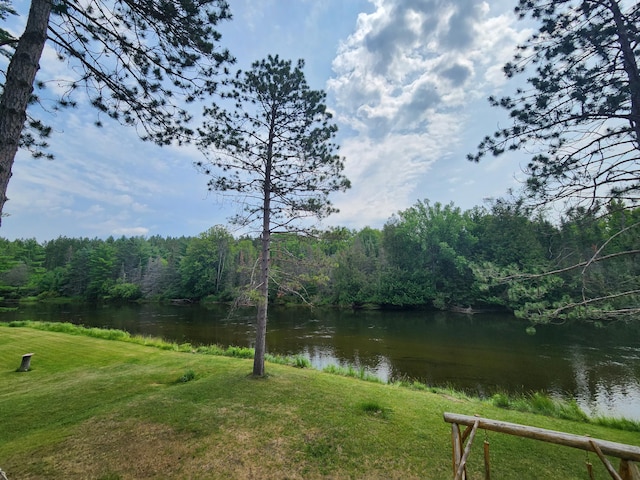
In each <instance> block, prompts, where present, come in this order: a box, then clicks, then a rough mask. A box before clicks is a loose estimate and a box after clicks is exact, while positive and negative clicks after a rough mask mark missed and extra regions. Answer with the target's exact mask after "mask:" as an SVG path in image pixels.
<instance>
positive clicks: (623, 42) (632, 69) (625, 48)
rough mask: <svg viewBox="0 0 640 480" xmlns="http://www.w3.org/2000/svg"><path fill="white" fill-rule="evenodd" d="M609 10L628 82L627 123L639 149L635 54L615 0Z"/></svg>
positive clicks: (639, 98) (639, 88) (639, 102)
mask: <svg viewBox="0 0 640 480" xmlns="http://www.w3.org/2000/svg"><path fill="white" fill-rule="evenodd" d="M609 8H610V9H611V12H612V13H613V20H614V22H615V24H616V33H617V34H618V42H619V43H620V50H621V51H622V58H623V64H624V70H625V73H626V74H627V79H628V80H629V93H630V97H631V114H630V116H629V123H630V124H631V128H632V129H633V132H634V134H635V144H636V148H638V149H640V72H639V71H638V64H637V63H636V57H635V53H634V51H633V47H632V45H631V40H630V38H629V30H628V28H627V22H625V18H624V17H623V15H622V12H621V11H620V5H619V4H618V2H617V1H616V0H610V2H609Z"/></svg>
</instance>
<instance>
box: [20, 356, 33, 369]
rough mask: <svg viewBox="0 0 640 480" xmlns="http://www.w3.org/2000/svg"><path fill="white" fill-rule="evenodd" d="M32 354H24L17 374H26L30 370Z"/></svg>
mask: <svg viewBox="0 0 640 480" xmlns="http://www.w3.org/2000/svg"><path fill="white" fill-rule="evenodd" d="M32 355H33V353H25V354H24V355H22V363H21V364H20V368H19V369H18V371H19V372H28V371H29V370H31V356H32Z"/></svg>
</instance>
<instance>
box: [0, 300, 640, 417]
mask: <svg viewBox="0 0 640 480" xmlns="http://www.w3.org/2000/svg"><path fill="white" fill-rule="evenodd" d="M19 319H33V320H48V321H70V322H73V323H77V324H82V325H86V326H98V327H111V328H119V329H123V330H127V331H129V332H131V333H141V334H146V335H152V336H158V337H163V338H165V339H167V340H172V341H178V342H182V341H185V342H191V343H193V344H220V345H224V346H226V345H237V346H252V342H253V337H254V312H253V311H252V310H240V311H236V312H235V313H234V314H233V315H232V316H229V315H228V311H227V309H226V308H225V307H222V306H215V307H212V308H205V307H201V306H159V305H127V306H108V307H102V306H98V307H93V306H87V305H36V306H28V307H20V310H19V311H18V312H10V313H0V320H1V321H11V320H19ZM525 327H526V324H523V323H520V322H518V321H516V320H514V319H513V318H512V317H510V316H504V315H495V314H486V315H485V314H483V315H473V316H468V315H461V314H452V313H440V312H439V313H433V312H421V311H411V312H380V311H373V312H370V311H355V312H352V311H336V310H325V309H315V310H308V309H303V308H300V309H297V308H293V309H291V308H288V309H272V310H271V311H270V316H269V326H268V332H267V350H268V351H269V352H270V353H277V354H291V355H292V354H302V355H304V356H306V357H307V358H309V359H310V360H311V363H312V364H313V365H314V366H315V367H317V368H322V367H324V366H326V365H329V364H334V365H341V366H348V365H352V366H355V367H364V368H365V369H367V370H368V371H369V372H372V373H375V374H376V375H378V376H379V377H380V378H382V379H383V380H395V379H400V378H411V379H416V380H419V381H421V382H424V383H428V384H432V385H451V386H453V387H455V388H458V389H464V390H466V391H469V392H471V393H474V394H481V395H488V394H491V393H493V392H495V391H499V390H500V391H505V390H506V391H509V392H512V393H517V392H529V391H532V390H545V391H547V392H550V393H553V394H558V395H564V396H571V397H573V398H576V399H577V400H578V402H579V404H580V405H581V406H582V407H583V408H584V409H585V410H586V411H588V412H590V413H602V414H607V415H614V416H625V417H627V418H633V419H636V420H640V325H638V324H631V325H624V324H614V325H611V326H609V327H607V328H600V329H598V328H595V327H592V326H573V327H571V328H567V327H562V326H553V327H538V331H537V334H536V335H527V334H526V333H525Z"/></svg>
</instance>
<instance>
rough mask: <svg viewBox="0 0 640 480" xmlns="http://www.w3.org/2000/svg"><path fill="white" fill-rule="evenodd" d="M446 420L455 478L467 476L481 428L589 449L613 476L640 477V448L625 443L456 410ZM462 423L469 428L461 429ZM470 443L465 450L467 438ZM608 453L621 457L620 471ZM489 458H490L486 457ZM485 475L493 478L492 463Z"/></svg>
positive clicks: (622, 478) (639, 479)
mask: <svg viewBox="0 0 640 480" xmlns="http://www.w3.org/2000/svg"><path fill="white" fill-rule="evenodd" d="M444 421H445V422H447V423H450V424H451V441H452V443H453V475H454V476H453V478H454V480H465V479H466V462H467V458H468V457H469V453H470V451H471V444H472V442H473V439H474V437H475V434H476V431H477V430H478V428H481V429H483V430H489V431H494V432H499V433H506V434H508V435H515V436H518V437H524V438H531V439H534V440H540V441H543V442H549V443H555V444H558V445H564V446H567V447H573V448H579V449H581V450H586V451H587V452H595V453H596V455H598V458H600V460H602V462H603V463H604V466H605V467H606V469H607V471H608V472H609V474H610V475H611V478H614V479H616V480H640V473H639V472H638V468H637V466H636V465H635V464H634V462H640V447H637V446H633V445H626V444H623V443H616V442H609V441H607V440H599V439H596V438H591V437H588V436H583V435H573V434H570V433H564V432H557V431H555V430H547V429H544V428H538V427H530V426H528V425H519V424H517V423H509V422H502V421H499V420H492V419H490V418H482V417H477V416H471V415H460V414H456V413H447V412H445V414H444ZM460 425H465V426H466V427H467V428H466V429H465V431H464V432H462V433H461V432H460ZM467 439H468V441H467V445H466V447H465V449H464V451H463V450H462V447H463V445H464V442H465V440H467ZM605 455H608V456H610V457H616V458H619V459H620V469H619V470H618V471H617V472H616V471H615V469H614V468H613V466H612V465H611V463H610V462H609V460H608V459H607V458H606V456H605ZM485 461H488V458H486V456H485ZM485 478H486V479H487V480H489V478H490V472H489V469H488V465H487V466H485Z"/></svg>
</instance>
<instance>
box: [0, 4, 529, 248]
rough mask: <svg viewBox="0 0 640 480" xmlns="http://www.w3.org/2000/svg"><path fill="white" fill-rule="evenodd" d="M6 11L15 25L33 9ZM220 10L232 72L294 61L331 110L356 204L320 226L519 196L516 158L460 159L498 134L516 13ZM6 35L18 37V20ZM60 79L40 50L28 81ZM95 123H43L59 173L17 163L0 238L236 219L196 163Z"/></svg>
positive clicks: (59, 70)
mask: <svg viewBox="0 0 640 480" xmlns="http://www.w3.org/2000/svg"><path fill="white" fill-rule="evenodd" d="M14 3H15V6H16V8H18V9H19V10H20V11H23V10H26V9H27V8H28V3H29V2H26V1H16V2H14ZM229 3H230V5H231V10H232V13H233V15H234V19H233V20H232V21H231V22H228V23H225V24H223V25H222V26H221V27H220V31H221V33H222V35H223V37H222V45H223V46H225V47H227V48H229V50H230V51H231V53H232V54H233V55H234V56H235V57H236V58H237V60H238V63H237V67H238V68H247V67H248V66H249V65H250V64H251V63H252V62H253V61H255V60H259V59H262V58H264V57H266V56H267V55H269V54H273V55H275V54H278V55H280V57H281V58H287V59H292V60H294V61H295V60H297V59H298V58H303V59H305V62H306V67H305V74H306V76H307V80H308V82H309V84H310V86H311V87H312V88H314V89H323V90H325V91H326V92H327V94H328V106H329V108H330V109H331V111H332V112H333V113H334V116H335V120H336V121H337V123H338V126H339V128H340V131H339V137H338V143H339V144H340V146H341V150H340V152H341V155H343V156H344V157H345V164H346V169H345V173H346V175H347V177H348V178H349V179H350V180H351V182H352V188H351V190H350V191H348V192H347V193H340V194H335V195H333V196H332V201H333V203H334V204H335V206H337V207H338V208H339V209H340V213H338V214H335V215H332V216H331V217H329V218H327V219H325V220H324V221H323V224H322V225H324V226H345V227H348V228H355V229H360V228H363V227H365V226H371V227H374V228H380V227H382V226H383V225H384V223H385V222H386V221H387V220H388V219H389V217H390V216H391V215H392V214H393V213H395V212H397V211H399V210H403V209H406V208H408V207H410V206H411V205H413V204H414V203H415V202H416V201H417V200H424V199H429V200H430V201H432V202H436V201H438V202H441V203H449V202H453V203H455V204H456V205H457V206H459V207H461V208H463V209H468V208H472V207H473V206H476V205H482V204H483V202H484V199H486V198H497V197H500V196H503V195H504V194H505V193H506V191H507V189H508V188H518V186H519V181H521V180H522V179H523V174H522V173H521V169H520V166H519V162H520V161H521V160H522V158H519V157H517V156H514V155H505V156H503V157H500V158H497V159H493V158H487V159H486V160H485V161H483V162H482V163H480V164H472V163H470V162H468V161H467V160H466V158H465V157H466V154H467V153H469V152H472V151H473V150H474V147H475V146H476V145H477V144H478V142H479V141H480V140H481V139H482V137H483V136H484V135H485V134H488V133H492V132H493V130H495V128H496V127H498V126H500V125H506V118H505V117H504V114H503V113H502V112H500V111H498V110H495V109H492V108H490V107H489V106H488V102H487V100H486V99H487V97H488V96H489V95H491V94H498V95H499V94H507V93H509V92H511V91H513V89H514V85H513V84H510V83H507V82H506V80H505V78H504V76H503V75H502V70H501V68H502V65H503V64H504V63H505V62H506V61H508V60H509V59H510V58H511V56H512V54H513V51H514V47H515V45H516V44H517V43H518V42H521V41H523V40H524V39H525V38H526V36H527V35H528V34H529V33H531V32H530V31H528V30H526V26H527V25H526V24H524V23H520V22H518V21H517V20H516V17H515V15H514V14H513V13H512V7H513V3H514V2H513V1H512V0H487V1H476V0H455V1H454V0H371V1H365V0H349V1H345V0H261V1H255V0H231V1H230V2H229ZM9 22H10V23H7V24H6V25H5V26H6V28H8V29H10V30H12V31H13V32H14V33H16V34H19V33H20V32H21V28H22V25H23V24H24V17H20V18H12V19H10V20H9ZM65 68H66V66H65V64H62V63H60V62H58V61H57V60H56V59H55V55H54V52H53V50H51V49H50V48H46V50H45V53H44V56H43V59H42V62H41V70H40V72H39V77H38V78H39V79H41V80H47V79H52V78H60V77H63V76H64V75H65ZM95 119H96V116H95V112H94V111H93V110H91V109H90V108H85V107H84V106H83V104H82V103H81V104H80V105H79V107H78V108H76V109H73V110H67V111H64V112H58V113H56V114H55V115H54V116H50V117H45V120H46V121H47V122H48V123H49V124H51V125H53V126H54V130H55V131H54V134H53V137H52V139H51V141H50V144H51V152H52V153H54V154H55V157H56V158H55V160H53V161H48V160H42V159H39V160H34V159H32V158H31V157H30V156H29V155H28V154H27V153H26V152H21V153H19V155H18V157H17V159H16V163H15V165H14V169H13V177H12V179H11V182H10V184H9V190H8V192H7V194H8V197H9V199H10V201H9V202H7V203H6V205H5V213H7V214H9V216H8V217H6V218H4V219H3V221H2V226H1V227H0V236H2V237H5V238H9V239H13V238H36V239H37V240H39V241H45V240H49V239H53V238H56V237H58V236H61V235H63V236H68V237H100V238H105V237H107V236H109V235H113V236H116V237H118V236H121V235H125V236H133V235H144V236H151V235H160V236H182V235H185V236H191V235H197V234H199V233H201V232H203V231H205V230H207V229H208V228H210V227H211V226H214V225H217V224H224V225H226V224H227V219H228V218H229V217H231V216H233V215H234V214H235V213H236V212H237V211H238V210H239V208H240V207H239V206H238V202H239V200H238V199H237V198H234V197H232V196H221V195H220V194H217V193H209V192H208V191H207V186H206V185H207V180H208V179H207V177H206V176H204V175H202V174H200V173H198V171H197V170H196V169H195V168H194V166H193V163H194V162H195V161H198V160H200V159H202V158H203V157H202V154H201V153H200V152H198V151H197V150H196V149H195V148H192V147H180V148H178V147H163V148H160V147H156V146H154V145H150V144H145V143H143V142H141V141H140V140H138V137H137V135H136V133H135V131H134V130H132V129H131V128H127V127H122V126H119V125H117V124H115V123H109V122H104V127H103V128H97V127H95V126H94V121H95ZM250 233H253V232H250Z"/></svg>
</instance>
